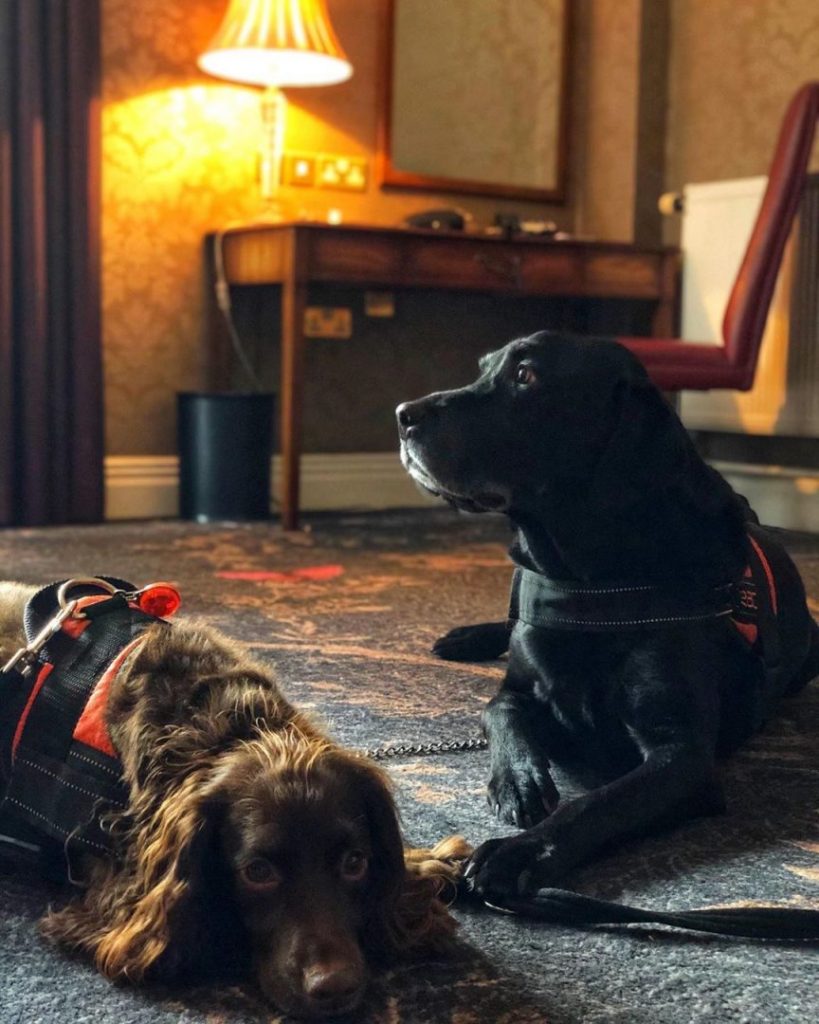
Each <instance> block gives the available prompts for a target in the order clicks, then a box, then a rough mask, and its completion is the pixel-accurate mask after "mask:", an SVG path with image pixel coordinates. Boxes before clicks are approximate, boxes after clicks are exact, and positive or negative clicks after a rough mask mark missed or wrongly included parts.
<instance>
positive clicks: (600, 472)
mask: <svg viewBox="0 0 819 1024" xmlns="http://www.w3.org/2000/svg"><path fill="white" fill-rule="evenodd" d="M610 420H611V424H612V426H611V428H610V431H609V435H608V439H607V441H606V443H605V446H604V448H603V452H602V455H601V457H600V459H599V461H598V463H597V466H596V468H595V471H594V475H593V478H592V481H591V487H590V491H589V497H590V499H591V501H592V502H593V503H594V504H595V505H597V506H599V507H600V508H603V509H606V510H608V511H612V512H618V511H623V510H624V509H627V508H629V507H630V506H632V505H634V504H636V503H637V502H639V501H640V500H641V499H642V498H645V497H646V495H650V494H656V493H657V492H658V491H661V490H664V489H666V488H668V487H670V486H672V485H673V484H674V483H675V482H677V481H679V480H681V479H683V477H684V476H685V474H686V473H687V471H688V469H689V468H690V465H691V458H692V448H691V442H690V441H689V439H688V435H687V434H686V432H685V428H684V427H683V425H682V423H681V422H680V420H679V418H678V417H677V415H676V413H675V412H674V410H673V409H672V408H671V406H670V405H669V404H668V402H667V401H666V400H665V398H664V397H663V396H662V394H661V393H660V392H659V391H658V390H657V388H656V387H655V386H654V385H653V384H652V383H651V382H650V381H649V380H648V379H647V378H646V379H641V378H637V379H624V380H621V381H618V383H617V384H616V385H615V389H614V394H613V396H612V407H611V412H610Z"/></svg>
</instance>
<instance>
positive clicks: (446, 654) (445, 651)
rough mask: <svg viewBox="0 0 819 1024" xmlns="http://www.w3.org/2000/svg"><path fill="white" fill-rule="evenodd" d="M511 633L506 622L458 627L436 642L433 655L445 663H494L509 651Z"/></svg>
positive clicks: (433, 646)
mask: <svg viewBox="0 0 819 1024" xmlns="http://www.w3.org/2000/svg"><path fill="white" fill-rule="evenodd" d="M509 633H510V628H509V626H508V624H507V623H505V622H480V623H478V624H477V625H475V626H458V627H457V628H456V629H451V630H450V631H449V632H448V633H447V634H446V635H445V636H442V637H439V638H438V639H437V640H436V641H435V643H434V644H433V645H432V653H433V654H435V655H436V656H437V657H439V658H443V659H444V661H492V660H493V659H495V658H499V657H500V656H501V655H502V654H505V653H506V651H507V650H508V649H509Z"/></svg>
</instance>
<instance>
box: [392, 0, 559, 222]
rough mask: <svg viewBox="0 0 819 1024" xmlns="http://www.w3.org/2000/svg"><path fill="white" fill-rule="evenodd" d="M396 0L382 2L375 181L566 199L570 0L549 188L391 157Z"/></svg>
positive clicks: (431, 189)
mask: <svg viewBox="0 0 819 1024" xmlns="http://www.w3.org/2000/svg"><path fill="white" fill-rule="evenodd" d="M396 3H397V0H386V13H385V15H384V19H383V31H382V44H381V53H382V60H381V83H380V86H381V87H380V89H379V95H380V97H381V103H380V105H379V117H378V150H377V164H378V179H379V181H378V183H379V185H380V186H381V187H382V188H383V187H384V186H393V187H398V188H406V189H418V190H420V191H424V192H456V193H462V194H464V195H476V196H502V197H504V198H507V199H527V200H532V201H535V202H546V203H565V201H566V190H567V175H568V163H569V108H570V103H571V97H570V95H569V93H570V83H571V59H572V35H573V18H572V8H573V4H572V0H564V9H563V48H562V60H563V66H562V68H561V75H560V103H559V107H558V130H557V154H556V181H555V185H554V187H553V188H537V187H534V186H527V185H503V184H501V183H498V182H483V181H473V180H469V179H461V178H446V177H438V176H435V175H430V174H418V173H416V172H415V171H403V170H401V169H400V168H398V167H396V166H395V164H394V163H393V161H392V91H393V88H392V81H393V63H394V56H393V54H394V44H395V31H394V26H395V13H396V12H395V5H396Z"/></svg>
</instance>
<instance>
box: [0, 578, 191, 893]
mask: <svg viewBox="0 0 819 1024" xmlns="http://www.w3.org/2000/svg"><path fill="white" fill-rule="evenodd" d="M178 606H179V594H178V593H177V591H176V590H175V589H174V588H173V587H172V586H171V585H170V584H166V583H156V584H152V585H151V586H149V587H144V588H142V589H141V590H138V589H136V588H135V587H134V586H133V585H132V584H130V583H128V582H126V581H125V580H120V579H115V578H112V577H90V578H83V579H74V580H66V581H64V582H60V583H53V584H51V585H49V586H47V587H44V588H43V589H42V590H40V591H38V592H37V593H36V594H35V595H34V596H33V597H32V598H31V600H30V601H29V602H28V604H27V606H26V609H25V614H24V629H25V636H26V640H27V644H26V646H25V647H23V648H21V649H20V650H19V651H17V653H16V654H15V655H14V656H13V657H12V658H11V659H10V660H9V662H8V663H7V664H6V665H5V666H4V667H3V669H2V672H0V851H2V852H5V853H9V854H12V855H16V856H17V859H20V858H22V859H23V860H30V859H32V858H33V859H35V860H36V861H39V862H40V867H41V868H43V869H45V870H46V871H47V872H49V873H51V871H56V873H58V874H59V875H60V876H61V877H65V873H66V866H67V868H68V874H69V877H71V854H72V853H75V852H76V853H80V852H85V853H91V854H95V855H99V856H105V855H110V853H111V845H112V844H111V838H110V835H109V833H108V832H107V831H106V829H105V827H104V815H105V813H106V812H108V811H111V810H115V809H117V808H122V807H123V806H125V804H126V801H127V796H128V794H127V790H126V788H125V785H124V783H123V781H122V765H121V763H120V760H119V757H118V755H117V752H116V750H115V749H114V746H113V744H112V743H111V738H110V736H109V734H108V728H107V726H106V723H105V710H106V705H107V698H108V693H109V690H110V687H111V684H112V682H113V680H114V679H115V678H116V676H117V674H118V672H119V671H120V670H121V669H122V667H123V666H124V665H125V664H126V662H127V661H128V660H129V658H130V657H132V656H134V655H135V654H136V652H137V651H138V648H139V645H140V643H141V640H142V636H143V634H144V633H145V631H146V630H147V629H148V628H149V627H150V626H153V625H155V624H156V623H164V624H165V625H167V623H165V622H164V616H166V615H170V614H173V612H174V611H176V609H177V607H178Z"/></svg>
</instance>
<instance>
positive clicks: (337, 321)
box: [304, 306, 353, 339]
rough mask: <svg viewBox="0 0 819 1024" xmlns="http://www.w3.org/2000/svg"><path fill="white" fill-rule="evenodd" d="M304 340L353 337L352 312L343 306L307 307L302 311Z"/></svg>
mask: <svg viewBox="0 0 819 1024" xmlns="http://www.w3.org/2000/svg"><path fill="white" fill-rule="evenodd" d="M304 336H305V337H306V338H337V339H345V338H351V337H352V336H353V311H352V310H351V309H345V308H344V307H343V306H308V307H307V309H305V311H304Z"/></svg>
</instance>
